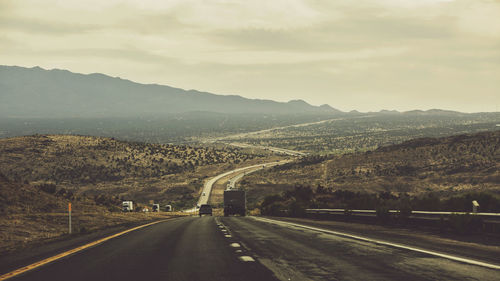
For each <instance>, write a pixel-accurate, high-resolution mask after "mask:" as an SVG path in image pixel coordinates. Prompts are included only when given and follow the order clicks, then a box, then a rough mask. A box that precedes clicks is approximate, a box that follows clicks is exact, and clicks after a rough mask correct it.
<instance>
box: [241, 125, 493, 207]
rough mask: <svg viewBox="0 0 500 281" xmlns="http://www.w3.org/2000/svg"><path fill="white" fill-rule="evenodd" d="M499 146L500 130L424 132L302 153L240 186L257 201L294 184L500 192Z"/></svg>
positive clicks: (416, 192) (442, 194) (414, 192)
mask: <svg viewBox="0 0 500 281" xmlns="http://www.w3.org/2000/svg"><path fill="white" fill-rule="evenodd" d="M499 149H500V131H495V132H483V133H477V134H472V135H459V136H452V137H445V138H420V139H415V140H411V141H407V142H404V143H402V144H398V145H392V146H386V147H381V148H379V149H376V150H373V151H367V152H358V153H351V154H345V155H325V156H318V155H313V156H308V157H304V158H302V159H300V160H297V161H295V162H291V163H289V164H285V165H282V166H279V167H274V168H272V169H269V170H263V171H259V172H256V173H255V174H252V175H249V176H247V177H245V179H244V180H243V181H242V182H241V186H242V187H243V188H245V189H246V190H247V191H248V194H249V195H248V197H249V200H251V201H253V202H259V201H262V200H263V198H264V197H265V196H266V195H267V194H269V193H278V194H279V193H281V192H284V191H287V190H292V189H293V188H294V186H296V185H299V186H309V187H313V188H315V187H317V186H322V187H324V188H325V189H327V190H331V191H332V192H335V191H337V190H344V191H349V192H354V193H356V192H359V193H361V194H363V193H373V194H380V193H388V194H392V195H398V194H405V193H406V194H408V195H410V196H420V195H422V194H428V193H434V194H436V196H437V197H438V198H447V197H451V196H454V195H459V194H463V193H467V192H474V191H478V192H479V191H480V192H485V191H488V192H490V193H492V194H499V193H500V185H499V183H500V161H499V160H500V152H499Z"/></svg>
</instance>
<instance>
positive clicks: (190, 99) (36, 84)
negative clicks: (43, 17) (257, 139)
mask: <svg viewBox="0 0 500 281" xmlns="http://www.w3.org/2000/svg"><path fill="white" fill-rule="evenodd" d="M27 82H28V83H27ZM0 93H2V103H0V114H1V115H2V116H15V117H28V116H29V117H40V118H44V117H64V118H66V117H137V116H163V115H168V114H176V113H186V112H195V111H203V112H214V113H229V114H297V113H318V114H335V113H339V112H338V111H334V110H332V109H330V108H326V107H325V106H321V107H320V106H313V105H310V104H308V103H307V102H305V101H303V100H291V101H289V102H277V101H273V100H261V99H248V98H244V97H242V96H237V95H217V94H212V93H208V92H203V91H197V90H189V91H186V90H184V89H180V88H174V87H170V86H166V85H157V84H141V83H136V82H133V81H130V80H126V79H123V78H120V77H111V76H108V75H105V74H102V73H92V74H79V73H73V72H71V71H68V70H62V69H52V70H46V69H43V68H41V67H39V66H36V67H33V68H25V67H19V66H2V65H0ZM325 109H328V110H325Z"/></svg>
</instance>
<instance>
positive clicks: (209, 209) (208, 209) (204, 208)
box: [198, 204, 212, 217]
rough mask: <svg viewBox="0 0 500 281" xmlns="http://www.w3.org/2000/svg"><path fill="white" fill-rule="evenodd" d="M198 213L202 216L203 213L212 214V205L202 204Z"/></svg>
mask: <svg viewBox="0 0 500 281" xmlns="http://www.w3.org/2000/svg"><path fill="white" fill-rule="evenodd" d="M198 214H199V215H200V217H201V216H202V215H212V206H210V205H208V204H202V205H201V206H200V210H199V211H198Z"/></svg>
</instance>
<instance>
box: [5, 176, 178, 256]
mask: <svg viewBox="0 0 500 281" xmlns="http://www.w3.org/2000/svg"><path fill="white" fill-rule="evenodd" d="M54 188H55V186H53V185H50V184H46V185H40V186H32V185H30V184H25V183H22V184H20V183H16V182H12V181H10V180H8V179H7V178H6V177H5V176H4V175H3V174H1V173H0V256H1V255H4V254H8V253H9V252H12V251H16V250H21V249H24V248H25V247H29V246H32V245H37V244H40V243H44V242H48V241H53V240H54V239H59V237H62V236H64V235H67V234H68V203H69V202H71V204H72V233H73V234H74V235H75V234H76V235H79V234H86V233H90V232H95V231H99V230H102V229H106V228H109V227H113V226H120V225H129V224H135V223H143V222H145V221H151V220H154V219H159V218H165V217H170V216H172V215H173V213H159V214H158V213H154V214H144V213H121V212H110V210H115V211H117V210H119V207H118V206H119V204H120V201H119V200H118V198H116V197H113V196H105V195H100V196H98V197H96V198H94V197H87V196H83V195H76V194H74V193H72V192H71V191H67V190H65V189H59V190H57V191H54Z"/></svg>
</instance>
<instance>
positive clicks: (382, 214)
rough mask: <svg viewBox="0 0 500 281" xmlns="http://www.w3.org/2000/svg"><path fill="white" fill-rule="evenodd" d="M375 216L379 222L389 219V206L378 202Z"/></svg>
mask: <svg viewBox="0 0 500 281" xmlns="http://www.w3.org/2000/svg"><path fill="white" fill-rule="evenodd" d="M376 212H377V218H378V219H379V221H380V222H382V223H385V222H387V221H389V219H390V217H391V214H390V213H389V206H387V205H386V204H380V205H379V206H378V207H377V209H376Z"/></svg>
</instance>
